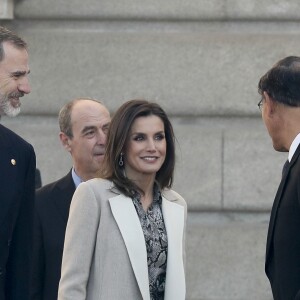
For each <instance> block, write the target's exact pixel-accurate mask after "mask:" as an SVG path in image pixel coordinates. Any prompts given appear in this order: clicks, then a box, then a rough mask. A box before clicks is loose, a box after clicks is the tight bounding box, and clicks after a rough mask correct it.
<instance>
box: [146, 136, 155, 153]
mask: <svg viewBox="0 0 300 300" xmlns="http://www.w3.org/2000/svg"><path fill="white" fill-rule="evenodd" d="M147 150H148V151H151V152H153V151H155V150H156V146H155V141H154V140H153V139H149V140H148V145H147Z"/></svg>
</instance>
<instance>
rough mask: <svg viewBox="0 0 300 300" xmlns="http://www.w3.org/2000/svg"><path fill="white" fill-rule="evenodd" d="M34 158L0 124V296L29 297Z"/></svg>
mask: <svg viewBox="0 0 300 300" xmlns="http://www.w3.org/2000/svg"><path fill="white" fill-rule="evenodd" d="M35 168H36V158H35V153H34V150H33V147H32V146H31V145H30V144H29V143H27V142H26V141H25V140H23V139H22V138H21V137H19V136H18V135H17V134H15V133H14V132H12V131H11V130H9V129H7V128H6V127H4V126H2V125H1V124H0V299H1V300H4V299H5V300H27V299H29V295H28V287H29V275H30V267H31V250H32V249H31V246H32V221H33V211H34V189H35V188H34V184H35Z"/></svg>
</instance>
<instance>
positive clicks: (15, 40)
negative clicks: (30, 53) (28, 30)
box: [0, 26, 27, 61]
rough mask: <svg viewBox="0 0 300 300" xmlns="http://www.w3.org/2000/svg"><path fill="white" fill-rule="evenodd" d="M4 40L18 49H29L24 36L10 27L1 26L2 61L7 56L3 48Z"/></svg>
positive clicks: (0, 48)
mask: <svg viewBox="0 0 300 300" xmlns="http://www.w3.org/2000/svg"><path fill="white" fill-rule="evenodd" d="M4 42H9V43H11V44H12V45H14V46H15V47H16V48H18V49H27V43H26V42H25V41H24V40H23V39H22V38H20V37H19V36H18V35H17V34H15V33H14V32H12V31H10V30H9V29H7V28H5V27H3V26H0V61H2V60H3V59H4V56H5V53H4V49H3V43H4Z"/></svg>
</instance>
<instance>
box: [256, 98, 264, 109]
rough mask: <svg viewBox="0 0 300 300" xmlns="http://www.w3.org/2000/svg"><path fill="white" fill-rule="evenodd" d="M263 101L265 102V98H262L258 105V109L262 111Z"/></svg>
mask: <svg viewBox="0 0 300 300" xmlns="http://www.w3.org/2000/svg"><path fill="white" fill-rule="evenodd" d="M263 101H264V98H261V99H260V101H259V102H258V103H257V106H258V109H259V110H260V111H261V108H262V106H263Z"/></svg>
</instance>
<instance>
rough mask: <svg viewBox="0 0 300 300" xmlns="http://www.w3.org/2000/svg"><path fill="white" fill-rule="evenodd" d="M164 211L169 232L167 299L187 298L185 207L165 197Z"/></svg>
mask: <svg viewBox="0 0 300 300" xmlns="http://www.w3.org/2000/svg"><path fill="white" fill-rule="evenodd" d="M162 212H163V216H164V222H165V226H166V230H167V234H168V262H167V276H166V286H165V300H173V299H185V290H186V288H185V275H184V265H183V231H184V208H183V206H181V205H178V204H176V202H171V201H168V200H167V199H166V198H164V197H163V201H162Z"/></svg>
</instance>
